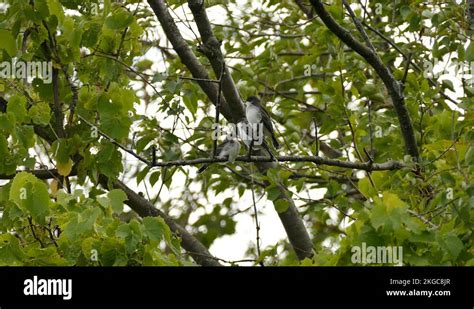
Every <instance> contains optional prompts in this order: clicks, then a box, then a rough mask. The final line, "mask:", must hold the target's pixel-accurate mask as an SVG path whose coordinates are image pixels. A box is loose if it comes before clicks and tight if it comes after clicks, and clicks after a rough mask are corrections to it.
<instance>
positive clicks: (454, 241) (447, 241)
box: [441, 235, 464, 260]
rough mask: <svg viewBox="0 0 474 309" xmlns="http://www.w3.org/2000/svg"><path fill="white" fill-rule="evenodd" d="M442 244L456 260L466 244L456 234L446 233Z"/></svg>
mask: <svg viewBox="0 0 474 309" xmlns="http://www.w3.org/2000/svg"><path fill="white" fill-rule="evenodd" d="M441 245H442V246H443V247H444V248H445V249H446V250H447V251H448V253H449V255H450V256H451V257H452V258H453V259H454V260H455V259H457V258H458V256H459V253H461V251H462V250H463V249H464V244H463V243H462V241H461V239H459V237H457V236H456V235H446V236H445V237H443V239H442V240H441Z"/></svg>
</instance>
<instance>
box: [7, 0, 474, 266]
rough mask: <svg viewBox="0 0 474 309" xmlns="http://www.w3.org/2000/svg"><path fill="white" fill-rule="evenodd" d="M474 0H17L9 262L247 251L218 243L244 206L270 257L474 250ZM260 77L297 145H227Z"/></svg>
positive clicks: (346, 257) (162, 259) (336, 258)
mask: <svg viewBox="0 0 474 309" xmlns="http://www.w3.org/2000/svg"><path fill="white" fill-rule="evenodd" d="M468 4H469V3H466V2H465V1H461V2H460V1H454V0H447V1H446V0H445V1H437V0H431V1H421V0H412V1H408V0H380V1H370V0H357V1H356V0H342V1H341V0H328V1H324V2H323V1H318V0H310V1H302V0H295V1H290V0H285V1H275V0H264V1H261V2H255V1H249V0H228V1H220V0H206V1H203V0H188V1H176V0H167V1H165V0H148V1H138V0H124V1H111V0H103V1H102V0H86V1H83V0H81V1H79V0H7V1H5V2H3V3H0V13H1V14H0V42H1V44H0V75H1V79H0V179H1V180H0V265H97V266H99V265H101V266H108V265H116V266H118V265H193V264H198V265H204V266H219V265H239V261H227V260H225V259H222V258H220V257H219V256H214V255H213V254H212V253H211V252H209V248H210V246H211V245H212V244H213V243H214V242H215V240H216V239H218V238H220V237H222V236H225V235H233V234H235V233H236V232H237V231H236V224H237V220H236V217H235V216H234V215H235V214H236V213H240V214H245V215H247V216H250V217H252V219H253V220H254V221H255V226H254V227H253V228H254V229H255V235H256V238H255V239H254V240H253V244H251V245H249V246H248V250H247V252H245V256H246V261H250V262H251V264H254V265H259V264H260V265H353V263H352V262H351V254H352V252H351V251H352V248H353V247H354V246H361V245H362V244H363V243H365V244H367V245H371V246H401V247H403V264H404V265H474V257H473V255H474V251H473V247H472V244H473V240H474V237H473V235H472V230H473V219H474V181H473V170H474V167H473V161H474V157H473V155H474V145H473V140H474V133H473V126H474V117H473V108H472V104H471V102H472V96H473V94H474V84H473V83H472V82H471V81H472V78H473V76H474V73H472V72H471V71H470V70H471V68H472V65H471V64H472V61H474V45H473V44H472V43H471V39H472V31H471V28H472V24H473V23H474V21H473V20H474V19H472V18H471V16H470V14H469V12H470V11H469V10H467V6H468ZM471 73H472V74H471ZM249 96H258V97H260V98H261V100H262V104H263V105H264V106H265V107H266V109H267V110H268V111H269V114H270V115H271V117H272V120H273V124H274V127H275V131H276V137H277V139H278V140H279V142H280V144H282V147H281V148H280V149H278V150H276V149H273V148H271V146H270V148H271V151H272V153H273V154H274V155H275V157H276V160H275V161H273V160H272V159H271V158H269V156H268V154H267V152H266V151H265V150H263V149H257V150H256V151H255V152H253V153H252V154H251V156H248V155H247V152H246V151H245V149H246V148H245V147H243V146H242V147H241V153H240V156H239V157H238V158H237V159H236V161H235V162H234V163H228V162H226V159H225V158H219V157H215V156H213V149H215V147H216V142H217V141H216V139H213V136H214V134H215V130H214V129H215V127H216V124H217V123H218V124H220V126H221V127H222V128H228V127H229V126H230V125H231V124H237V123H238V122H239V121H241V120H242V119H245V107H244V104H243V101H245V99H246V98H247V97H249ZM222 140H223V137H220V139H219V142H220V141H222ZM268 144H269V145H271V143H270V141H268ZM204 163H210V167H209V168H208V170H207V171H206V172H204V173H202V174H197V173H196V171H197V169H198V168H199V167H200V166H201V165H202V164H204ZM261 205H265V206H268V207H273V208H274V211H276V212H277V213H278V217H279V219H280V221H281V224H282V225H283V227H284V229H285V232H286V235H287V239H286V241H284V242H280V243H276V244H274V245H272V246H264V247H262V246H261V245H260V226H259V221H258V214H259V212H260V211H261V209H259V207H261ZM125 206H126V207H125ZM278 224H280V223H278ZM228 246H233V244H232V243H229V244H228Z"/></svg>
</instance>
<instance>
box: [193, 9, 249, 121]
mask: <svg viewBox="0 0 474 309" xmlns="http://www.w3.org/2000/svg"><path fill="white" fill-rule="evenodd" d="M188 5H189V8H190V9H191V12H192V13H193V16H194V20H195V22H196V25H197V27H198V30H199V33H200V34H201V39H202V41H203V45H202V46H200V47H199V48H200V50H201V51H202V52H203V53H204V55H206V57H207V58H208V59H209V61H210V62H211V66H212V69H213V70H214V73H215V75H216V76H220V74H221V70H222V68H223V67H224V74H223V75H222V76H221V77H220V78H221V79H222V92H223V93H224V97H225V99H226V100H227V103H228V104H229V107H230V109H231V110H232V116H233V118H234V120H237V121H240V120H242V119H244V118H245V112H244V107H243V104H242V100H241V99H240V95H239V91H238V90H237V87H236V86H235V83H234V81H233V80H232V76H231V75H230V72H229V69H228V68H227V66H225V65H224V56H223V55H222V52H221V43H220V42H219V41H218V40H217V38H216V37H215V36H214V33H213V32H212V28H211V23H210V22H209V19H208V18H207V14H206V11H205V8H204V1H202V0H189V1H188Z"/></svg>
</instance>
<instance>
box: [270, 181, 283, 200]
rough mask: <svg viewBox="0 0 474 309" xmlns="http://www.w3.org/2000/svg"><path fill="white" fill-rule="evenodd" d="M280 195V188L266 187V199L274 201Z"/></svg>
mask: <svg viewBox="0 0 474 309" xmlns="http://www.w3.org/2000/svg"><path fill="white" fill-rule="evenodd" d="M280 195H281V192H280V188H278V187H277V186H275V185H272V186H268V187H267V198H268V199H269V200H270V201H275V200H276V199H277V198H278V197H279V196H280Z"/></svg>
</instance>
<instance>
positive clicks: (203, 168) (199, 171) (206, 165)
mask: <svg viewBox="0 0 474 309" xmlns="http://www.w3.org/2000/svg"><path fill="white" fill-rule="evenodd" d="M208 167H209V164H208V163H206V164H204V165H203V166H201V168H200V169H198V174H201V173H202V172H204V171H205V170H206V169H207V168H208Z"/></svg>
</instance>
